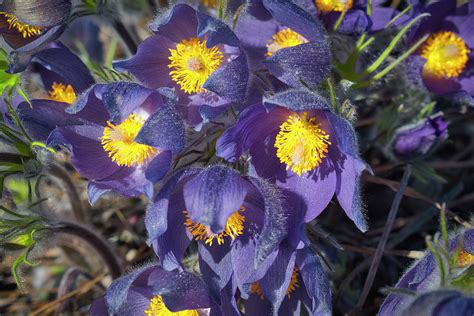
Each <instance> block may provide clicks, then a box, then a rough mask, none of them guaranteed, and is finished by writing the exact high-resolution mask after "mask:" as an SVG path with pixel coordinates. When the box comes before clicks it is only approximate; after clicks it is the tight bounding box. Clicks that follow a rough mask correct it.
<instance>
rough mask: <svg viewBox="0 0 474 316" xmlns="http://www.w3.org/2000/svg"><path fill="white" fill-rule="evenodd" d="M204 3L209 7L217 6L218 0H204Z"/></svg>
mask: <svg viewBox="0 0 474 316" xmlns="http://www.w3.org/2000/svg"><path fill="white" fill-rule="evenodd" d="M201 2H202V4H203V5H204V6H206V7H208V8H214V9H215V8H217V5H218V0H202V1H201Z"/></svg>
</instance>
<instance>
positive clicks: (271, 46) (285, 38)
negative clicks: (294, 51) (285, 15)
mask: <svg viewBox="0 0 474 316" xmlns="http://www.w3.org/2000/svg"><path fill="white" fill-rule="evenodd" d="M307 42H308V41H307V40H306V39H305V38H304V37H303V36H301V35H300V34H298V33H296V32H295V31H293V30H292V29H290V28H287V29H284V30H281V31H280V32H278V33H276V34H274V35H273V36H272V39H271V40H270V41H269V42H268V44H267V54H266V55H267V56H268V57H270V56H272V55H273V54H275V53H276V52H277V51H278V50H280V49H282V48H287V47H293V46H298V45H300V44H304V43H307Z"/></svg>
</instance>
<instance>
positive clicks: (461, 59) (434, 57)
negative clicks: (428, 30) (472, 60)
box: [420, 32, 470, 78]
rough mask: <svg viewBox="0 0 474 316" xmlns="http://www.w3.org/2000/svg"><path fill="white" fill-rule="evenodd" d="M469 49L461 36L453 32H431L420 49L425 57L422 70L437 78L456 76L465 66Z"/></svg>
mask: <svg viewBox="0 0 474 316" xmlns="http://www.w3.org/2000/svg"><path fill="white" fill-rule="evenodd" d="M469 53H470V50H469V48H468V47H467V45H466V43H465V42H464V41H463V40H462V38H461V37H459V36H457V35H456V34H454V33H453V32H438V33H435V34H432V35H431V36H430V37H428V39H427V40H426V42H425V43H424V44H423V47H422V49H421V54H420V55H421V57H423V58H425V59H426V63H425V64H424V66H423V72H424V73H428V74H429V75H432V76H434V77H437V78H455V77H458V76H459V75H460V74H461V73H462V72H463V70H464V68H466V65H467V62H468V61H469Z"/></svg>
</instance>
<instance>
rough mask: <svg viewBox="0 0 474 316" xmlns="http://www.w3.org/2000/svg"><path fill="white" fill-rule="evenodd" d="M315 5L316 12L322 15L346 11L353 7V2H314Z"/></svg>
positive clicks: (346, 0)
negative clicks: (322, 13)
mask: <svg viewBox="0 0 474 316" xmlns="http://www.w3.org/2000/svg"><path fill="white" fill-rule="evenodd" d="M315 3H316V7H317V8H318V10H319V11H321V12H324V13H328V12H343V11H347V10H349V9H352V6H353V5H354V1H353V0H316V1H315Z"/></svg>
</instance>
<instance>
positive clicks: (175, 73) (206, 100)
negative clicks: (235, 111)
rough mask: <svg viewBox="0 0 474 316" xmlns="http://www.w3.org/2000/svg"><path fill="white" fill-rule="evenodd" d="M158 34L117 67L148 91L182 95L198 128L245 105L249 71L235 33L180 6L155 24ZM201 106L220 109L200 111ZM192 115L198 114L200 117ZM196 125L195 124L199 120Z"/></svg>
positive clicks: (157, 19) (208, 17)
mask: <svg viewBox="0 0 474 316" xmlns="http://www.w3.org/2000/svg"><path fill="white" fill-rule="evenodd" d="M150 28H151V30H152V31H153V33H154V34H153V35H152V36H151V37H149V38H148V39H146V40H145V41H144V42H143V43H141V44H140V46H139V47H138V52H137V54H136V55H135V56H133V57H132V58H130V59H128V60H125V61H118V62H115V63H114V67H115V68H116V69H118V70H127V71H129V72H130V73H132V74H133V75H134V76H135V77H136V78H137V79H138V80H140V82H142V83H143V84H144V85H146V86H147V87H150V88H153V89H156V88H159V87H172V88H175V89H176V90H177V91H178V95H179V102H180V104H181V105H182V106H183V112H184V113H185V114H186V116H187V119H188V122H189V123H190V124H191V125H193V126H195V125H198V124H199V123H200V121H201V120H202V119H200V118H199V114H200V115H201V116H202V117H203V118H204V119H208V118H210V117H209V116H208V115H209V114H211V115H216V111H217V112H218V113H221V112H222V111H223V110H225V109H226V108H227V107H228V106H229V105H231V103H232V102H237V103H240V102H243V101H244V99H245V96H246V92H247V81H248V77H249V70H248V66H247V59H246V56H245V54H243V53H242V52H241V50H240V43H239V40H238V39H237V37H236V36H235V35H234V33H233V32H232V30H231V29H230V28H229V27H228V26H227V25H226V24H224V23H223V22H222V21H219V20H217V19H215V18H213V17H210V16H208V15H205V14H203V13H201V12H197V11H195V10H194V9H193V8H191V7H190V6H188V5H186V4H177V5H175V6H173V7H172V8H171V9H170V10H169V11H168V12H166V13H164V14H160V15H158V16H157V17H156V19H155V20H154V21H153V23H151V25H150ZM202 107H212V108H216V109H215V111H210V112H209V111H208V112H206V111H204V112H203V111H201V108H202ZM193 112H197V114H198V115H196V114H195V113H193ZM196 118H197V120H195V121H193V119H196Z"/></svg>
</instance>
